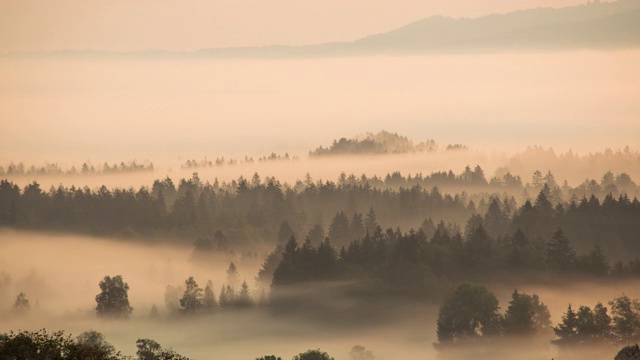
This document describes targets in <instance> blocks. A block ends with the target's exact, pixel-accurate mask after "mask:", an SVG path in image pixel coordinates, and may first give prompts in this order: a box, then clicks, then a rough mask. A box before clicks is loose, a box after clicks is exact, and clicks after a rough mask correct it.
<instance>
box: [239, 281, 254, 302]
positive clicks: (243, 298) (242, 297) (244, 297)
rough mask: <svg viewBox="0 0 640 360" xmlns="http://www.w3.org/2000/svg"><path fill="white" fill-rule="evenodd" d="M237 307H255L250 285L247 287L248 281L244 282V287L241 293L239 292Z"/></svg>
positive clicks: (241, 288)
mask: <svg viewBox="0 0 640 360" xmlns="http://www.w3.org/2000/svg"><path fill="white" fill-rule="evenodd" d="M236 305H237V306H240V307H247V306H251V305H253V300H252V299H251V294H250V293H249V285H247V282H246V281H243V282H242V286H241V287H240V292H238V298H237V300H236Z"/></svg>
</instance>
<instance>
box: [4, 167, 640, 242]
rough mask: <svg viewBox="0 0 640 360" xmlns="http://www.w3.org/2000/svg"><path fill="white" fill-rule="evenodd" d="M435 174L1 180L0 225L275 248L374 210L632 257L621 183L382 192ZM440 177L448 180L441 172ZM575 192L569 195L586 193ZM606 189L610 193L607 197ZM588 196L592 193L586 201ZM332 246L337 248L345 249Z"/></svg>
mask: <svg viewBox="0 0 640 360" xmlns="http://www.w3.org/2000/svg"><path fill="white" fill-rule="evenodd" d="M440 175H443V174H440ZM440 175H439V174H438V173H433V174H431V175H430V176H429V177H422V176H421V175H416V177H410V176H409V177H408V178H404V177H402V176H401V175H400V174H399V173H394V174H390V175H388V176H387V179H385V180H384V184H386V185H384V187H377V186H372V185H371V183H374V184H375V181H374V179H375V177H374V178H366V177H364V176H363V177H361V178H360V179H358V178H356V177H355V176H348V177H347V176H346V175H344V174H343V175H342V176H341V177H340V178H339V179H338V181H337V182H332V181H326V182H322V181H317V182H314V181H313V179H311V177H307V178H306V179H304V181H297V182H296V183H295V184H293V185H288V184H284V185H283V184H281V183H280V182H279V181H278V180H277V179H275V178H266V179H264V180H262V179H261V178H260V176H259V175H258V174H255V175H254V176H253V177H252V178H251V179H245V178H242V177H241V178H239V179H238V180H233V181H231V182H230V183H219V182H218V181H214V183H213V184H212V183H209V182H203V181H202V180H201V179H200V178H199V177H198V175H197V174H195V173H194V175H193V176H192V177H191V178H190V179H182V180H180V182H179V183H178V184H174V182H173V181H172V180H171V179H170V178H165V179H163V180H156V181H155V182H154V183H153V185H152V186H151V187H150V188H149V187H142V188H140V189H138V190H135V189H132V188H129V189H122V188H115V189H111V190H109V189H107V187H105V186H102V187H100V188H98V189H94V190H92V189H89V188H88V187H84V188H79V187H73V186H72V187H63V186H59V187H57V188H56V187H51V188H50V189H49V190H48V191H47V190H44V189H42V188H41V187H40V185H39V184H38V183H37V182H33V183H31V184H29V185H27V186H25V187H24V188H20V187H19V186H17V185H16V184H15V183H13V182H11V181H8V180H0V225H8V226H13V227H17V228H26V229H43V230H61V231H65V230H67V231H80V232H85V233H90V234H97V235H108V236H114V235H115V236H149V235H156V236H157V235H169V236H173V237H182V238H185V239H188V238H191V239H193V238H198V237H202V238H209V239H211V238H213V235H214V234H216V233H217V232H218V231H220V232H222V234H223V235H224V237H225V239H226V241H227V242H228V244H231V245H232V246H237V247H242V246H245V245H253V244H256V243H258V244H262V243H265V242H266V243H273V241H274V240H276V239H279V240H280V242H281V243H284V242H286V241H287V240H288V237H285V238H282V237H280V230H281V228H282V227H283V223H284V222H286V223H287V226H288V227H290V228H291V229H292V232H293V233H294V234H296V235H297V236H298V237H304V236H305V235H307V234H309V232H310V231H312V230H313V231H316V232H319V230H320V229H322V230H323V231H327V230H330V228H331V226H332V224H334V223H336V222H344V221H343V217H344V216H347V218H348V221H349V222H351V223H353V224H355V225H353V226H355V227H358V225H357V224H358V223H359V222H360V221H359V220H358V218H361V217H364V214H367V213H368V212H369V211H370V209H372V208H373V209H375V212H376V216H377V221H378V222H379V223H380V224H381V226H382V227H383V228H387V227H393V228H396V227H403V228H405V229H407V228H418V227H420V226H421V224H422V223H423V222H424V221H425V220H428V219H431V220H428V221H431V222H434V223H438V222H439V221H443V222H444V223H445V224H447V225H448V226H449V225H450V226H449V227H450V228H456V227H460V226H464V224H466V223H467V222H468V220H469V219H470V218H471V217H486V216H487V214H489V215H488V216H489V218H488V219H487V226H486V228H487V230H488V231H489V233H490V234H491V235H492V236H493V237H495V238H497V237H498V236H503V237H504V236H505V234H506V233H507V232H513V231H515V230H516V229H517V228H521V229H522V230H523V231H525V232H527V231H529V232H530V234H529V235H530V236H531V238H533V239H535V238H536V237H537V236H538V235H547V236H548V235H549V232H550V231H553V230H550V229H549V228H550V226H545V227H544V229H543V231H542V233H543V234H541V231H538V230H536V228H537V226H538V223H539V222H540V221H543V222H545V224H546V220H552V222H553V225H554V226H553V227H558V226H562V228H563V229H564V230H565V231H566V233H567V234H569V235H570V236H572V237H573V238H575V239H577V241H578V242H579V243H578V244H577V245H578V247H581V245H582V243H584V244H586V245H587V247H591V246H592V245H593V244H595V243H596V242H598V241H602V242H604V241H606V242H607V243H610V244H611V246H612V247H615V248H616V251H617V252H620V253H624V252H626V251H628V250H632V249H629V248H627V247H628V246H629V245H630V241H631V240H629V234H630V233H632V232H633V230H634V229H635V225H634V224H633V222H634V221H635V219H637V209H638V204H639V202H638V200H637V199H636V198H633V199H632V198H631V197H630V196H629V195H627V194H628V193H627V192H626V191H621V190H617V188H615V187H616V186H618V185H617V184H620V186H622V184H627V185H629V184H632V185H633V186H634V187H635V184H634V183H633V182H632V181H631V180H630V179H628V180H627V177H628V176H627V175H626V174H618V175H617V176H614V175H613V174H605V175H606V176H605V177H604V178H603V182H602V183H601V184H597V183H596V185H598V188H599V189H600V190H598V189H597V188H595V187H594V188H593V189H591V190H588V191H587V190H585V191H586V192H585V193H584V194H583V195H585V196H581V197H578V196H576V193H573V194H572V195H571V197H569V198H567V194H568V193H567V191H568V190H566V189H564V190H563V187H560V186H558V185H557V184H556V183H555V180H554V179H553V177H552V175H551V174H547V175H546V176H541V174H539V175H540V176H537V175H536V176H535V178H536V179H537V180H536V181H535V182H532V183H531V184H528V185H526V186H523V187H519V190H518V191H520V192H522V193H529V192H533V191H536V193H534V194H537V193H538V192H544V194H545V198H546V201H542V202H540V201H538V200H540V199H535V202H533V201H524V204H523V205H521V206H519V205H518V201H517V200H516V198H515V197H514V195H510V194H509V193H508V192H502V193H501V192H499V191H498V190H497V189H498V188H496V191H495V192H485V191H484V190H482V191H478V192H476V193H473V194H469V193H467V192H465V191H462V192H460V193H456V194H453V195H451V194H447V193H443V192H442V191H441V190H440V188H439V187H437V186H434V187H432V188H431V189H430V190H427V188H426V187H423V186H422V185H419V184H417V185H413V186H411V187H404V186H400V187H399V188H397V189H390V188H387V187H386V186H387V185H393V184H394V183H395V182H396V181H402V182H405V181H406V182H411V181H415V180H416V179H419V181H422V180H424V179H427V178H428V179H434V178H438V177H439V176H440ZM443 176H445V178H447V177H449V176H450V175H449V173H444V175H443ZM509 176H510V175H508V174H507V175H505V177H509ZM409 178H410V179H409ZM511 178H514V177H511ZM420 179H422V180H420ZM424 181H426V182H429V181H431V180H424ZM451 181H460V182H461V184H466V185H465V186H467V187H468V189H469V190H471V189H473V186H472V184H474V183H478V184H484V185H483V186H485V185H486V186H489V187H490V186H491V185H490V182H487V181H486V179H484V174H483V171H482V169H481V168H480V167H476V169H474V170H471V169H470V168H467V169H466V170H465V171H464V172H463V173H462V174H460V175H453V178H452V180H451ZM513 181H514V180H513V179H512V180H508V182H513ZM516 183H517V181H516ZM627 185H624V186H627ZM381 186H382V185H381ZM501 186H502V185H501ZM576 189H577V188H576ZM576 189H572V190H571V191H578V192H580V191H582V190H580V189H578V190H576ZM602 189H605V190H610V192H608V193H606V194H604V195H603V191H604V190H602ZM503 190H504V189H503ZM590 191H594V192H595V193H592V194H591V195H589V196H586V194H588V193H589V192H590ZM596 193H597V194H596ZM598 194H599V195H600V196H598ZM528 198H529V197H526V198H525V199H528ZM589 209H590V210H589ZM343 215H344V216H343ZM580 223H584V224H586V226H582V224H580ZM630 223H631V224H630ZM636 223H637V221H636ZM617 225H620V226H617ZM327 226H328V227H329V228H327ZM350 226H351V225H350ZM314 229H315V230H314ZM370 230H371V229H370ZM330 232H331V231H330ZM333 235H335V236H338V237H342V238H346V239H348V238H349V237H351V238H358V237H360V238H361V237H362V236H363V234H362V232H361V231H358V230H354V233H353V234H347V233H344V232H343V233H341V232H340V231H334V234H333ZM428 235H429V234H428ZM450 235H454V234H450ZM332 240H333V241H334V244H336V245H346V244H347V242H348V241H347V242H342V241H341V240H338V239H337V238H332ZM345 241H346V240H345ZM341 242H342V243H341ZM581 250H583V249H581ZM608 250H609V249H608Z"/></svg>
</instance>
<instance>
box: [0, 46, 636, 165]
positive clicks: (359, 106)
mask: <svg viewBox="0 0 640 360" xmlns="http://www.w3.org/2000/svg"><path fill="white" fill-rule="evenodd" d="M639 62H640V52H638V51H637V50H625V51H611V52H596V51H576V52H558V53H492V54H459V55H433V56H397V57H392V56H391V57H383V56H380V57H345V58H324V59H274V60H264V59H263V60H220V59H209V58H203V59H181V58H153V57H149V58H145V57H139V58H121V57H117V56H113V57H109V56H104V57H102V56H99V55H97V56H85V57H73V56H71V57H65V56H50V57H47V56H44V57H31V58H29V57H26V58H24V57H19V56H18V57H8V56H3V57H0V79H2V81H0V105H1V106H0V118H1V119H2V122H1V123H0V161H2V162H4V163H7V162H9V161H26V162H36V163H40V162H46V161H49V162H65V161H69V162H72V163H75V164H77V163H82V162H83V161H86V160H87V159H94V160H95V161H105V160H108V161H110V162H111V161H121V160H122V159H133V158H137V159H139V160H142V159H147V158H148V159H151V160H153V161H157V162H167V160H171V161H173V160H175V159H176V158H177V157H178V156H183V157H185V158H196V159H201V158H203V157H204V156H209V157H210V158H211V157H215V156H220V155H224V156H226V157H229V156H233V157H244V156H245V155H250V156H261V155H268V154H269V153H271V152H272V151H275V152H277V153H285V152H289V153H290V154H298V155H304V154H306V153H307V151H309V150H311V149H312V148H315V147H316V146H319V145H327V144H328V143H330V142H331V141H332V140H333V139H336V138H340V137H343V136H347V137H348V136H353V135H357V134H361V133H364V132H367V131H379V130H380V129H386V130H390V131H397V132H399V133H400V134H403V135H407V136H410V137H411V138H412V139H414V140H416V141H423V140H426V139H435V140H436V141H438V142H439V143H442V144H449V143H464V144H466V145H469V146H471V147H472V148H474V149H484V150H486V149H489V150H490V151H494V150H497V151H500V150H512V149H521V148H523V147H526V146H527V145H541V146H554V147H555V148H556V149H557V150H559V151H566V150H568V149H569V148H572V149H573V150H575V151H581V152H585V151H590V150H594V145H597V148H596V150H602V148H604V147H613V148H617V147H624V146H625V145H631V146H633V145H637V139H638V135H640V129H639V128H638V115H639V114H640V103H639V102H638V101H637V100H638V98H637V94H638V93H640V68H639V67H638V66H637V64H638V63H639Z"/></svg>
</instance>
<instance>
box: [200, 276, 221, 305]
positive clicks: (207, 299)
mask: <svg viewBox="0 0 640 360" xmlns="http://www.w3.org/2000/svg"><path fill="white" fill-rule="evenodd" d="M202 300H203V304H204V308H205V309H206V310H207V311H209V312H211V311H213V310H215V308H216V307H218V302H217V301H216V296H215V295H214V293H213V282H211V280H209V281H207V286H206V287H205V288H204V297H203V299H202Z"/></svg>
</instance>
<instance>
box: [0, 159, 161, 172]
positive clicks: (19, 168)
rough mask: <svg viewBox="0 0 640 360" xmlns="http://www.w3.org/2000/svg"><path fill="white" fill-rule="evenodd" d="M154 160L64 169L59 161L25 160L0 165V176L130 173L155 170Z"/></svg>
mask: <svg viewBox="0 0 640 360" xmlns="http://www.w3.org/2000/svg"><path fill="white" fill-rule="evenodd" d="M153 170H154V167H153V163H152V162H148V161H147V162H142V163H138V162H137V161H135V160H134V161H129V162H127V163H125V162H120V164H117V163H114V164H113V165H109V163H108V162H105V163H104V164H103V165H102V166H94V165H92V164H91V163H88V162H85V163H83V164H82V166H80V167H79V168H76V167H75V166H72V167H71V168H69V169H66V170H65V169H63V168H62V167H61V166H60V165H58V164H57V163H47V164H44V165H38V166H36V165H31V166H29V167H27V166H26V165H25V164H24V163H23V162H19V163H17V164H14V163H11V164H9V165H8V166H7V167H6V169H5V168H4V167H2V166H0V176H42V175H95V174H117V173H130V172H140V171H153Z"/></svg>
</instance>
